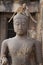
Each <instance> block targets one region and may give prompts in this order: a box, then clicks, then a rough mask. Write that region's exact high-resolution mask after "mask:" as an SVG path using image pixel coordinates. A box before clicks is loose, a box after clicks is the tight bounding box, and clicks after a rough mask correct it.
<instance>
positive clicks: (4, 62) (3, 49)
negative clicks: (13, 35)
mask: <svg viewBox="0 0 43 65" xmlns="http://www.w3.org/2000/svg"><path fill="white" fill-rule="evenodd" d="M7 48H8V47H7V43H6V40H4V41H3V42H2V46H1V61H2V65H8V60H7V57H6V55H7Z"/></svg>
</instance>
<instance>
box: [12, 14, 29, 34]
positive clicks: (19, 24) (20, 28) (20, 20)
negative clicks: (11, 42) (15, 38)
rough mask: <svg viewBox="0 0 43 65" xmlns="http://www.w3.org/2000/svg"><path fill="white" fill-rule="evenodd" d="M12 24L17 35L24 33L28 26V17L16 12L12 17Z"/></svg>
mask: <svg viewBox="0 0 43 65" xmlns="http://www.w3.org/2000/svg"><path fill="white" fill-rule="evenodd" d="M13 26H14V31H15V32H16V34H17V35H24V34H26V33H27V28H28V17H27V16H26V15H24V14H21V13H18V14H16V15H15V16H14V18H13Z"/></svg>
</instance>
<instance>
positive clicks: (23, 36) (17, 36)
mask: <svg viewBox="0 0 43 65" xmlns="http://www.w3.org/2000/svg"><path fill="white" fill-rule="evenodd" d="M16 38H21V39H24V38H27V35H16Z"/></svg>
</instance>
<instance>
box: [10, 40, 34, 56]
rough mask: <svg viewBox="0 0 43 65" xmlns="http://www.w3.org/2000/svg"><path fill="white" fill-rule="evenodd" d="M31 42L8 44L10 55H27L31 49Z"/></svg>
mask: <svg viewBox="0 0 43 65" xmlns="http://www.w3.org/2000/svg"><path fill="white" fill-rule="evenodd" d="M32 47H33V43H32V42H26V41H24V42H23V41H22V42H16V43H12V45H10V44H9V52H10V54H11V55H12V56H28V55H29V54H30V53H31V51H32Z"/></svg>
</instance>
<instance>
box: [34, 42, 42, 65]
mask: <svg viewBox="0 0 43 65" xmlns="http://www.w3.org/2000/svg"><path fill="white" fill-rule="evenodd" d="M35 45H36V58H37V63H38V65H42V49H41V43H40V42H39V41H36V43H35Z"/></svg>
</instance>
